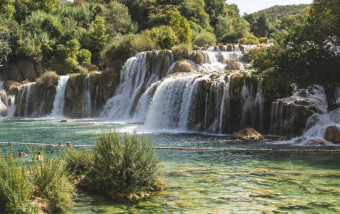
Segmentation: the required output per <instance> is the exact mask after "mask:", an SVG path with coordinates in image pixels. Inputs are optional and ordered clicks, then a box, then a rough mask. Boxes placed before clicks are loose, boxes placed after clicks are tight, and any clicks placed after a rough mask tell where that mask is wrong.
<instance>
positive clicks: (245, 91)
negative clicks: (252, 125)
mask: <svg viewBox="0 0 340 214" xmlns="http://www.w3.org/2000/svg"><path fill="white" fill-rule="evenodd" d="M251 102H252V97H251V96H250V91H249V88H248V86H247V85H246V79H245V77H243V87H242V91H241V106H242V107H241V108H242V114H241V128H245V127H246V122H247V121H246V119H247V113H248V110H249V109H250V106H251V104H252V103H251Z"/></svg>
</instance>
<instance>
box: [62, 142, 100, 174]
mask: <svg viewBox="0 0 340 214" xmlns="http://www.w3.org/2000/svg"><path fill="white" fill-rule="evenodd" d="M63 159H64V161H65V163H66V166H65V167H66V169H67V170H68V171H69V172H70V173H74V174H75V175H86V174H87V173H89V172H90V171H91V170H92V169H93V166H94V153H93V151H92V150H91V149H89V148H83V149H79V150H77V149H76V148H74V147H71V148H67V149H66V150H65V151H64V154H63Z"/></svg>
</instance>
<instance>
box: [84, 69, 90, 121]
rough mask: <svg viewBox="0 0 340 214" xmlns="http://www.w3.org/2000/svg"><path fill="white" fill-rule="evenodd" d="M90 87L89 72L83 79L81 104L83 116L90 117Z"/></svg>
mask: <svg viewBox="0 0 340 214" xmlns="http://www.w3.org/2000/svg"><path fill="white" fill-rule="evenodd" d="M90 87H91V76H90V74H89V75H88V76H87V78H86V80H85V88H84V91H83V105H82V108H83V109H82V116H83V118H86V117H91V113H92V111H91V94H90Z"/></svg>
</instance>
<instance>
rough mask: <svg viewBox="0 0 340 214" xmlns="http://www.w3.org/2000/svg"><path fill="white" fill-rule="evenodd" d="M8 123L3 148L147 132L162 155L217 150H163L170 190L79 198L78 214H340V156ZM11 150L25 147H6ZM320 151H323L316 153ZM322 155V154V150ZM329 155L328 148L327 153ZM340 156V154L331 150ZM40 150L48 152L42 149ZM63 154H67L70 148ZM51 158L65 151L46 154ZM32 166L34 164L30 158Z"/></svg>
mask: <svg viewBox="0 0 340 214" xmlns="http://www.w3.org/2000/svg"><path fill="white" fill-rule="evenodd" d="M59 120H60V119H48V118H45V119H41V118H40V119H24V118H22V119H18V118H16V119H8V118H6V119H1V123H0V136H1V140H0V141H1V142H25V143H29V142H32V143H45V144H57V143H58V142H62V143H63V144H66V142H67V141H68V142H71V143H72V144H73V145H82V144H87V145H89V144H92V142H93V140H94V137H95V133H99V132H100V131H101V130H102V129H105V130H107V129H110V128H112V129H113V128H114V127H115V128H116V129H117V130H118V131H119V132H121V133H125V132H127V133H133V132H134V131H135V130H136V131H137V134H141V133H142V131H143V132H145V133H146V136H147V137H149V138H152V139H153V140H154V141H156V142H157V146H159V147H185V148H213V149H215V150H212V151H199V150H159V153H160V154H161V155H162V156H163V167H162V170H163V173H164V177H165V179H166V183H167V188H166V189H165V190H164V191H162V192H159V193H154V194H153V195H152V196H151V198H148V199H144V200H141V201H138V202H118V201H112V200H110V199H109V198H107V197H104V196H101V195H94V194H92V193H88V192H84V191H79V192H78V196H77V198H76V199H75V203H74V207H73V208H72V209H71V210H69V211H67V212H65V214H66V213H67V214H70V213H339V212H340V200H339V196H340V153H322V152H303V153H301V152H299V153H297V152H280V151H279V149H309V147H301V146H299V147H297V146H292V145H278V144H274V143H273V142H272V141H271V140H268V141H254V142H251V141H247V142H245V141H241V140H233V139H231V137H230V136H226V135H208V134H197V133H164V132H163V133H156V132H152V131H148V130H143V125H142V124H130V123H119V122H117V123H113V122H108V121H103V120H97V119H88V120H87V119H81V120H72V122H70V123H60V122H59ZM0 148H1V149H2V150H3V151H4V152H6V151H7V150H8V149H13V150H16V149H18V148H22V149H23V150H24V152H29V148H28V147H27V148H26V146H24V145H11V146H8V145H2V146H0ZM222 148H261V149H273V151H271V152H255V151H253V152H250V151H244V152H227V151H221V149H222ZM313 148H315V147H313ZM318 148H320V147H318ZM323 148H324V147H323ZM327 148H328V149H338V148H339V147H327ZM36 149H42V148H40V147H37V146H36ZM62 149H63V148H62ZM45 150H46V152H54V151H56V150H58V148H55V147H45ZM26 158H29V157H26Z"/></svg>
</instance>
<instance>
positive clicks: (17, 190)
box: [0, 150, 37, 214]
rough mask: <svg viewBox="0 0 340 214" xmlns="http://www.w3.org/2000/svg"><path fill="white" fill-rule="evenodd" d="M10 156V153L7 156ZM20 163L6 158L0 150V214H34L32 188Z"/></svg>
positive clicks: (24, 168) (24, 167) (23, 166)
mask: <svg viewBox="0 0 340 214" xmlns="http://www.w3.org/2000/svg"><path fill="white" fill-rule="evenodd" d="M7 156H10V153H8V154H7ZM26 171H27V168H26V166H25V164H24V163H23V162H22V161H18V160H14V159H13V158H6V157H5V156H4V154H3V153H2V150H0V213H15V214H21V213H23V210H24V211H25V212H26V213H34V212H36V211H37V209H36V208H35V207H34V206H33V204H32V203H31V201H30V197H31V196H32V186H31V185H30V182H29V177H28V175H27V174H26Z"/></svg>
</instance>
